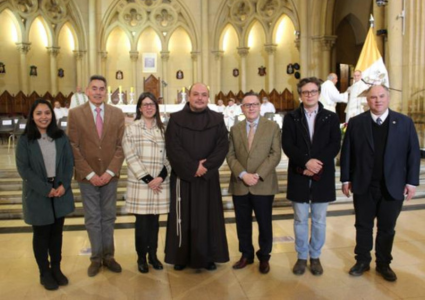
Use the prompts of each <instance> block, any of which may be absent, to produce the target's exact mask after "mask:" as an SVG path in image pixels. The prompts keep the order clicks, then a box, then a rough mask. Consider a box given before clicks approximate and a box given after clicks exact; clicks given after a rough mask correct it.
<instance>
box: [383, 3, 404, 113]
mask: <svg viewBox="0 0 425 300" xmlns="http://www.w3.org/2000/svg"><path fill="white" fill-rule="evenodd" d="M402 2H403V1H388V10H387V26H388V53H386V54H387V55H386V57H385V64H386V66H387V68H388V73H389V74H388V76H389V81H390V87H391V88H394V89H397V90H401V89H402V87H403V43H404V42H405V41H404V40H403V35H402V19H400V18H398V15H399V14H400V13H401V11H402V9H403V7H402ZM390 106H391V108H393V109H394V110H396V111H401V109H402V93H400V92H396V91H393V92H391V101H390Z"/></svg>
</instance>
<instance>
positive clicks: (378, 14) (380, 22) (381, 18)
mask: <svg viewBox="0 0 425 300" xmlns="http://www.w3.org/2000/svg"><path fill="white" fill-rule="evenodd" d="M372 2H373V18H374V19H375V22H374V23H375V34H376V31H377V30H380V29H385V28H386V27H385V6H378V5H377V4H376V1H372ZM384 39H385V37H382V36H377V37H376V45H377V46H378V50H379V52H380V53H381V55H382V57H384V53H385V51H384Z"/></svg>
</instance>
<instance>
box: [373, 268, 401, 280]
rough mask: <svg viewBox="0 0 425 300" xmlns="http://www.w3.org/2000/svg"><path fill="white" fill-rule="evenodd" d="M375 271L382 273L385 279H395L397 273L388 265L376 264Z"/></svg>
mask: <svg viewBox="0 0 425 300" xmlns="http://www.w3.org/2000/svg"><path fill="white" fill-rule="evenodd" d="M376 272H378V273H379V274H381V275H382V277H384V279H385V280H386V281H396V280H397V275H396V274H395V273H394V271H393V270H391V268H390V266H388V265H383V266H382V265H381V266H376Z"/></svg>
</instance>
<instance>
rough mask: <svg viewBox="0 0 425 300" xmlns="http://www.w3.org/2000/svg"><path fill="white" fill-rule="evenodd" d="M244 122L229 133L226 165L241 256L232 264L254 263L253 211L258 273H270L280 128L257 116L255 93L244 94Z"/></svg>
mask: <svg viewBox="0 0 425 300" xmlns="http://www.w3.org/2000/svg"><path fill="white" fill-rule="evenodd" d="M241 106H242V112H243V114H244V115H245V117H246V120H244V121H242V122H240V123H238V124H236V125H235V126H233V127H232V130H231V131H230V145H229V153H228V154H227V163H228V165H229V168H230V170H231V171H232V175H231V177H230V186H229V193H231V194H232V195H233V204H234V206H235V216H236V229H237V233H238V239H239V251H240V252H242V257H241V258H240V260H239V261H238V262H236V263H235V264H234V265H233V268H234V269H242V268H244V267H245V266H246V265H247V264H251V263H253V261H254V246H253V245H252V211H254V213H255V217H256V219H257V222H258V229H259V238H258V241H259V244H260V249H259V250H258V251H257V257H258V259H259V261H260V272H261V273H263V274H266V273H268V272H269V270H270V266H269V259H270V253H271V250H272V243H273V231H272V205H273V199H274V195H275V194H276V193H277V192H278V183H277V175H276V166H277V165H278V164H279V162H280V158H281V154H282V151H281V149H280V129H279V126H278V125H277V124H276V123H275V122H272V121H269V120H267V119H266V118H263V117H260V98H259V96H258V94H255V93H247V94H245V96H244V98H243V100H242V105H241Z"/></svg>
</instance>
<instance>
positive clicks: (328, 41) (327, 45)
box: [318, 35, 337, 51]
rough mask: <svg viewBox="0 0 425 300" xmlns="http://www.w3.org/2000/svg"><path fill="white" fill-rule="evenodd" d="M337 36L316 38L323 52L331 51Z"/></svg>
mask: <svg viewBox="0 0 425 300" xmlns="http://www.w3.org/2000/svg"><path fill="white" fill-rule="evenodd" d="M336 38H337V36H336V35H328V36H322V37H320V38H318V40H319V42H320V46H322V50H323V51H331V50H332V47H333V46H334V44H335V41H336Z"/></svg>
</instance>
